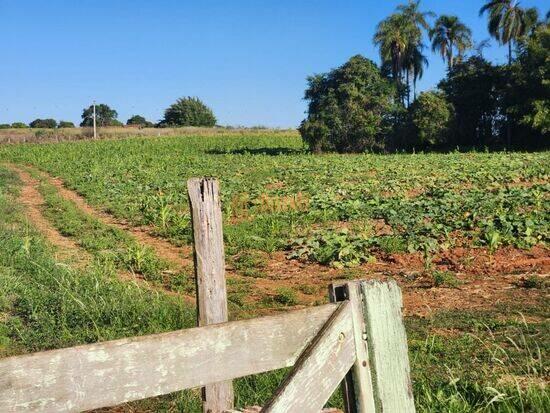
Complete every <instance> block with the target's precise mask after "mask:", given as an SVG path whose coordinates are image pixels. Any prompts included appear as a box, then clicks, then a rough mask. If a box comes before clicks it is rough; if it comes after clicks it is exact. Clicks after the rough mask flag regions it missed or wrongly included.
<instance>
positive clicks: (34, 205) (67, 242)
mask: <svg viewBox="0 0 550 413" xmlns="http://www.w3.org/2000/svg"><path fill="white" fill-rule="evenodd" d="M7 166H8V168H10V169H11V170H13V171H14V172H16V173H17V174H18V176H19V178H20V180H21V182H22V183H23V185H22V188H21V194H20V197H19V198H20V201H21V203H22V204H23V205H24V206H25V213H26V215H27V217H28V219H29V221H30V222H31V223H32V225H33V226H34V227H35V228H36V229H37V230H38V231H39V232H40V233H42V234H43V235H44V237H45V238H46V240H47V241H48V242H50V243H51V244H53V245H54V246H55V247H57V249H58V250H59V254H60V257H62V258H67V259H69V258H70V259H71V261H73V262H76V263H77V264H78V266H85V265H87V264H90V263H91V262H92V261H93V256H92V254H90V253H89V252H88V251H86V250H85V249H84V248H82V247H81V246H80V245H79V244H78V243H77V242H76V241H75V240H73V239H72V238H71V237H68V236H65V235H63V234H62V233H61V232H60V231H59V230H58V229H57V228H56V227H55V226H54V224H53V223H51V222H50V220H48V219H47V218H46V217H45V215H44V209H45V207H46V200H45V198H44V196H43V195H42V194H41V193H40V190H39V189H38V188H39V186H40V184H41V183H40V181H39V180H38V179H36V178H34V177H33V176H32V175H31V174H30V173H29V172H27V170H25V169H23V168H21V167H20V166H18V165H14V164H8V165H7ZM32 169H33V170H34V168H32ZM42 176H43V177H44V175H42ZM64 199H65V198H64ZM66 200H67V199H66ZM69 201H71V200H69ZM71 202H72V201H71ZM73 203H74V202H73ZM76 206H77V207H78V205H76ZM83 212H84V213H86V211H83ZM136 241H138V242H139V240H136ZM116 275H117V276H118V277H119V278H120V279H121V280H123V281H126V282H133V283H135V284H136V285H138V286H140V287H141V288H145V289H148V290H150V291H156V292H159V293H163V294H167V295H172V296H183V298H184V299H185V300H186V301H188V302H194V299H193V298H192V297H190V296H188V295H182V294H181V293H179V292H176V291H173V290H171V289H168V288H164V287H162V286H159V285H155V284H152V283H150V282H149V281H148V280H146V279H143V278H141V277H140V276H138V274H134V273H132V272H130V271H125V270H121V269H119V270H118V271H117V272H116Z"/></svg>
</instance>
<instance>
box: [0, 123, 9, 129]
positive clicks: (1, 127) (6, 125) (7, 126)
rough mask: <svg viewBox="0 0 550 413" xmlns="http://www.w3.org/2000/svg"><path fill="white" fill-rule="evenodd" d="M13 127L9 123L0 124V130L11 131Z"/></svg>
mask: <svg viewBox="0 0 550 413" xmlns="http://www.w3.org/2000/svg"><path fill="white" fill-rule="evenodd" d="M10 128H11V125H10V124H9V123H0V129H10Z"/></svg>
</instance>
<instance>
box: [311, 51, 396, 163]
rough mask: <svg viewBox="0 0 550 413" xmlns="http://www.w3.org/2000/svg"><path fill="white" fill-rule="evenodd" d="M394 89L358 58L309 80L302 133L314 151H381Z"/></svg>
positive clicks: (389, 126) (360, 57)
mask: <svg viewBox="0 0 550 413" xmlns="http://www.w3.org/2000/svg"><path fill="white" fill-rule="evenodd" d="M395 98H396V91H395V88H394V86H393V85H392V84H391V83H390V82H389V81H388V80H387V79H385V78H384V77H383V76H382V75H381V73H380V70H379V69H378V67H377V66H376V64H375V63H374V62H372V61H371V60H368V59H366V58H364V57H363V56H360V55H357V56H354V57H352V58H351V59H350V60H349V61H348V62H347V63H346V64H344V65H343V66H341V67H339V68H337V69H334V70H332V71H331V72H329V73H325V74H320V75H315V76H311V77H309V78H308V88H307V90H306V92H305V99H306V100H308V101H309V107H308V117H307V119H305V120H304V121H303V122H302V124H301V126H300V134H301V135H302V138H303V140H304V141H305V142H306V143H307V144H308V145H309V147H310V149H311V150H312V151H313V152H316V153H317V152H322V151H337V152H363V151H365V150H369V149H370V150H372V149H382V148H384V143H385V139H386V137H387V135H388V133H389V132H390V129H391V124H390V117H391V113H392V112H393V110H394V102H395Z"/></svg>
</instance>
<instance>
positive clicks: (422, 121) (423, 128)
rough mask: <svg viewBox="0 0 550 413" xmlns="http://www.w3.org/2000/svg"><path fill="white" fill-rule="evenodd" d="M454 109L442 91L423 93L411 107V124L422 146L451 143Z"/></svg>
mask: <svg viewBox="0 0 550 413" xmlns="http://www.w3.org/2000/svg"><path fill="white" fill-rule="evenodd" d="M453 114H454V109H453V106H452V105H451V104H450V103H449V102H448V101H447V98H446V97H445V94H444V93H443V92H441V91H428V92H423V93H421V94H420V95H419V96H418V98H417V99H416V100H415V101H414V102H413V103H412V105H411V107H410V116H411V123H412V126H413V128H414V132H415V135H416V136H417V138H418V143H419V144H420V145H421V146H424V147H427V146H442V145H446V144H447V143H449V132H450V130H451V122H452V120H453Z"/></svg>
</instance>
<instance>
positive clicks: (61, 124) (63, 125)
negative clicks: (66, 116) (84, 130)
mask: <svg viewBox="0 0 550 413" xmlns="http://www.w3.org/2000/svg"><path fill="white" fill-rule="evenodd" d="M57 127H58V128H74V127H75V126H74V123H72V122H68V121H66V120H60V121H59V125H57Z"/></svg>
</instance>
